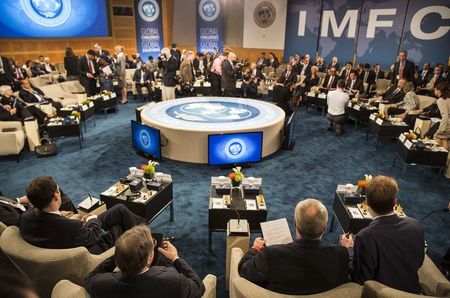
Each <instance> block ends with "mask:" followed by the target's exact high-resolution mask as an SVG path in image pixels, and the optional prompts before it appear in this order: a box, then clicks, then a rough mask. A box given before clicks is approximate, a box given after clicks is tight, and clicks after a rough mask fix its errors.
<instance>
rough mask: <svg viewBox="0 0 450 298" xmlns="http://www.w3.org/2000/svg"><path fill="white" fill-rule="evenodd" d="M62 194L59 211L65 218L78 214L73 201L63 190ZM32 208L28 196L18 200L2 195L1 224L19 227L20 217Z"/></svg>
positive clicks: (0, 198) (0, 199)
mask: <svg viewBox="0 0 450 298" xmlns="http://www.w3.org/2000/svg"><path fill="white" fill-rule="evenodd" d="M60 192H61V201H62V203H61V207H60V208H59V211H61V214H62V215H63V216H66V217H69V216H71V215H73V214H75V213H78V211H77V208H75V206H74V205H73V203H72V199H71V198H70V197H69V196H68V195H66V194H65V193H64V192H63V191H62V189H60ZM30 208H32V206H31V205H30V201H29V200H28V198H27V196H23V197H20V198H16V199H10V198H6V197H3V196H2V195H1V194H0V222H2V223H4V224H5V225H7V226H18V225H19V218H20V215H21V214H22V213H23V212H25V211H26V210H28V209H30Z"/></svg>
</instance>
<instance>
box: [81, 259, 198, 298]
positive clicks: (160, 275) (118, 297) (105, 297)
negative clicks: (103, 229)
mask: <svg viewBox="0 0 450 298" xmlns="http://www.w3.org/2000/svg"><path fill="white" fill-rule="evenodd" d="M115 267H116V264H115V261H114V257H111V258H109V259H107V260H106V261H104V262H103V263H101V264H100V265H98V266H97V268H95V269H94V271H93V272H91V273H90V274H89V275H88V276H87V277H86V279H85V287H86V290H87V291H88V292H89V295H90V296H91V297H92V298H125V297H134V298H144V297H155V298H158V297H161V298H163V297H164V298H165V297H174V298H177V297H180V298H181V297H188V298H197V297H201V296H202V295H203V293H204V292H205V286H204V285H203V282H202V280H201V279H200V278H199V277H198V275H197V274H196V273H195V272H194V270H192V268H191V267H190V266H189V265H188V264H187V263H186V262H185V261H184V260H183V259H181V258H178V259H176V260H175V262H173V267H163V266H151V267H150V268H149V269H148V270H147V271H146V272H144V273H142V274H139V275H137V276H127V275H125V274H123V273H122V272H113V270H114V268H115Z"/></svg>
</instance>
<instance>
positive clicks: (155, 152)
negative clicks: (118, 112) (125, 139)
mask: <svg viewBox="0 0 450 298" xmlns="http://www.w3.org/2000/svg"><path fill="white" fill-rule="evenodd" d="M131 137H132V139H133V147H134V149H136V150H137V151H139V152H142V153H145V154H148V155H150V156H152V157H153V158H155V159H161V133H160V131H159V129H156V128H153V127H150V126H148V125H144V124H140V123H138V122H136V121H134V120H131Z"/></svg>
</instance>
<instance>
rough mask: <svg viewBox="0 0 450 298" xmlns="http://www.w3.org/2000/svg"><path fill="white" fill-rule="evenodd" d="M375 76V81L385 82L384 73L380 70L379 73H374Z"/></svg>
mask: <svg viewBox="0 0 450 298" xmlns="http://www.w3.org/2000/svg"><path fill="white" fill-rule="evenodd" d="M373 72H374V74H375V79H376V80H379V79H383V80H384V71H382V70H379V71H378V73H376V72H375V71H373Z"/></svg>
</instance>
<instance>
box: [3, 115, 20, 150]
mask: <svg viewBox="0 0 450 298" xmlns="http://www.w3.org/2000/svg"><path fill="white" fill-rule="evenodd" d="M4 129H5V130H8V129H12V131H3V130H4ZM0 144H1V146H0V155H17V156H19V154H20V152H21V151H22V149H23V146H24V145H25V132H24V131H23V128H22V123H21V122H20V121H0Z"/></svg>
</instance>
